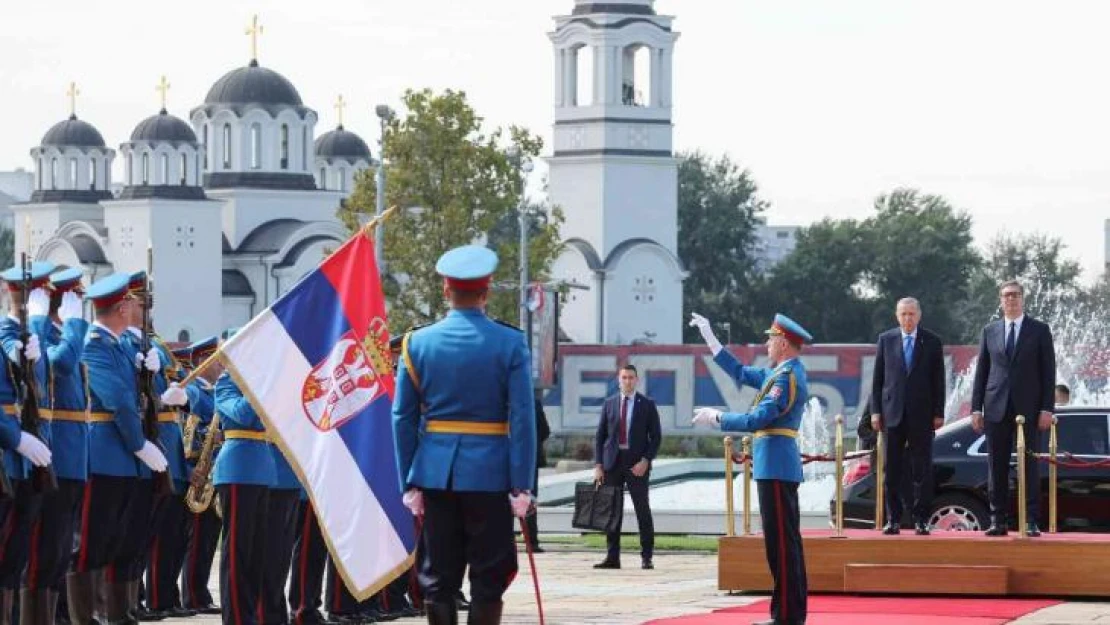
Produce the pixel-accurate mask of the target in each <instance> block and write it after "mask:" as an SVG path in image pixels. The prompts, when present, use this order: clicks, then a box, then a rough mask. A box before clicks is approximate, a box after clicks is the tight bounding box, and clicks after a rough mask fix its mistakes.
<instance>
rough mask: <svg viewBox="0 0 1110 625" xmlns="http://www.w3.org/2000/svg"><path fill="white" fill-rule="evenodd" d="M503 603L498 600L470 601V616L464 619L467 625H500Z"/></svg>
mask: <svg viewBox="0 0 1110 625" xmlns="http://www.w3.org/2000/svg"><path fill="white" fill-rule="evenodd" d="M504 605H505V604H504V603H502V602H500V601H498V602H495V603H486V602H478V601H471V602H470V616H469V617H467V619H466V624H467V625H501V608H502V607H503V606H504Z"/></svg>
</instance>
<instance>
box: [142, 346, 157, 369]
mask: <svg viewBox="0 0 1110 625" xmlns="http://www.w3.org/2000/svg"><path fill="white" fill-rule="evenodd" d="M143 366H144V367H146V369H147V371H153V372H154V373H158V371H160V370H161V369H162V357H161V356H159V355H158V348H157V347H151V348H150V350H149V351H147V353H146V358H144V359H143Z"/></svg>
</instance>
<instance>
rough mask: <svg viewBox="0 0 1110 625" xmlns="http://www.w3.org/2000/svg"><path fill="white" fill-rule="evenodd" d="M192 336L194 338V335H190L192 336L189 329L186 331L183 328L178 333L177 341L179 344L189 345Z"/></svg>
mask: <svg viewBox="0 0 1110 625" xmlns="http://www.w3.org/2000/svg"><path fill="white" fill-rule="evenodd" d="M191 336H192V335H190V334H189V331H188V330H187V329H185V328H182V329H181V330H180V331H178V333H177V341H178V342H179V343H187V342H189V341H191V340H192V338H191Z"/></svg>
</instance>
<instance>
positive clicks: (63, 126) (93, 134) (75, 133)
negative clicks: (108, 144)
mask: <svg viewBox="0 0 1110 625" xmlns="http://www.w3.org/2000/svg"><path fill="white" fill-rule="evenodd" d="M42 145H56V146H66V147H69V146H76V147H89V148H102V147H104V137H102V136H101V135H100V131H99V130H97V129H96V128H94V127H93V125H92V124H90V123H88V122H83V121H81V120H79V119H77V116H76V115H70V116H69V119H67V120H64V121H60V122H58V123H57V124H54V126H53V127H52V128H51V129H50V130H47V131H46V134H45V135H43V137H42Z"/></svg>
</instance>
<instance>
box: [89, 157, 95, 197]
mask: <svg viewBox="0 0 1110 625" xmlns="http://www.w3.org/2000/svg"><path fill="white" fill-rule="evenodd" d="M89 191H96V159H95V158H90V159H89Z"/></svg>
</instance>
